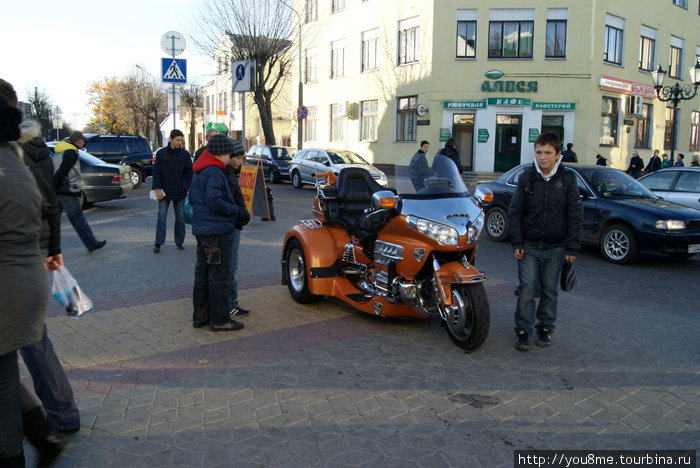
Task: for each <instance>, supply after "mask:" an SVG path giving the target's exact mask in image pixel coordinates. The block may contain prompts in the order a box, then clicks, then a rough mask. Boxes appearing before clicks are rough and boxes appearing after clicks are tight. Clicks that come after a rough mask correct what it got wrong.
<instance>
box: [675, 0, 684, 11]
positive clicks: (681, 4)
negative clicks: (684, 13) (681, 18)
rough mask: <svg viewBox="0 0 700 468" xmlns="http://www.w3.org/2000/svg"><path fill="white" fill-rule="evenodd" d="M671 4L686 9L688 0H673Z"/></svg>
mask: <svg viewBox="0 0 700 468" xmlns="http://www.w3.org/2000/svg"><path fill="white" fill-rule="evenodd" d="M673 4H674V5H676V6H679V7H681V8H685V9H686V10H687V9H688V0H673Z"/></svg>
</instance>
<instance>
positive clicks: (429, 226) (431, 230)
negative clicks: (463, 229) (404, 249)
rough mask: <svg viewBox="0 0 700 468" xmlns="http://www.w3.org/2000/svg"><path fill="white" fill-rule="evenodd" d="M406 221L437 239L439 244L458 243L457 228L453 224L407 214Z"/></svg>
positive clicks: (417, 229) (419, 230)
mask: <svg viewBox="0 0 700 468" xmlns="http://www.w3.org/2000/svg"><path fill="white" fill-rule="evenodd" d="M406 222H407V223H408V225H409V226H411V227H412V228H413V229H415V230H416V231H418V232H420V233H421V234H425V235H426V236H428V237H431V238H433V239H435V240H436V241H437V242H438V244H442V245H457V242H458V240H459V236H458V235H457V230H456V229H455V228H453V227H452V226H448V225H446V224H442V223H436V222H435V221H430V220H429V219H423V218H418V217H417V216H406Z"/></svg>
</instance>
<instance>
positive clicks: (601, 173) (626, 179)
mask: <svg viewBox="0 0 700 468" xmlns="http://www.w3.org/2000/svg"><path fill="white" fill-rule="evenodd" d="M580 173H581V175H582V176H583V177H585V178H586V180H587V181H588V183H589V184H590V185H591V187H593V190H595V191H596V192H597V193H598V195H599V196H601V197H602V198H658V197H657V196H656V195H654V194H653V193H652V192H650V191H649V189H647V188H646V187H645V186H643V185H642V184H640V183H639V182H637V181H636V180H635V179H633V178H632V177H630V176H628V175H627V174H625V173H624V172H622V171H618V170H617V169H588V168H585V169H581V170H580Z"/></svg>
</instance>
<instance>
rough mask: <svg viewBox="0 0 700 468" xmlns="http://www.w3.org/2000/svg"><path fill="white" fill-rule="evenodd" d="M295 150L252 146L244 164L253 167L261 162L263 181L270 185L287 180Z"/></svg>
mask: <svg viewBox="0 0 700 468" xmlns="http://www.w3.org/2000/svg"><path fill="white" fill-rule="evenodd" d="M295 152H296V149H294V148H290V147H288V146H267V145H253V146H251V147H250V150H248V156H247V157H246V164H248V165H249V166H254V165H256V164H257V163H258V160H260V161H261V162H262V166H263V173H264V174H265V179H267V180H268V181H269V182H270V183H271V184H274V183H276V182H281V181H283V180H289V163H290V162H291V160H292V158H293V157H294V153H295Z"/></svg>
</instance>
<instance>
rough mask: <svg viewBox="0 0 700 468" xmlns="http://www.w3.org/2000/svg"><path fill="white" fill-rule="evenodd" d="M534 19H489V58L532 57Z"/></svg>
mask: <svg viewBox="0 0 700 468" xmlns="http://www.w3.org/2000/svg"><path fill="white" fill-rule="evenodd" d="M534 24H535V22H534V21H490V22H489V58H532V40H533V31H534Z"/></svg>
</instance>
